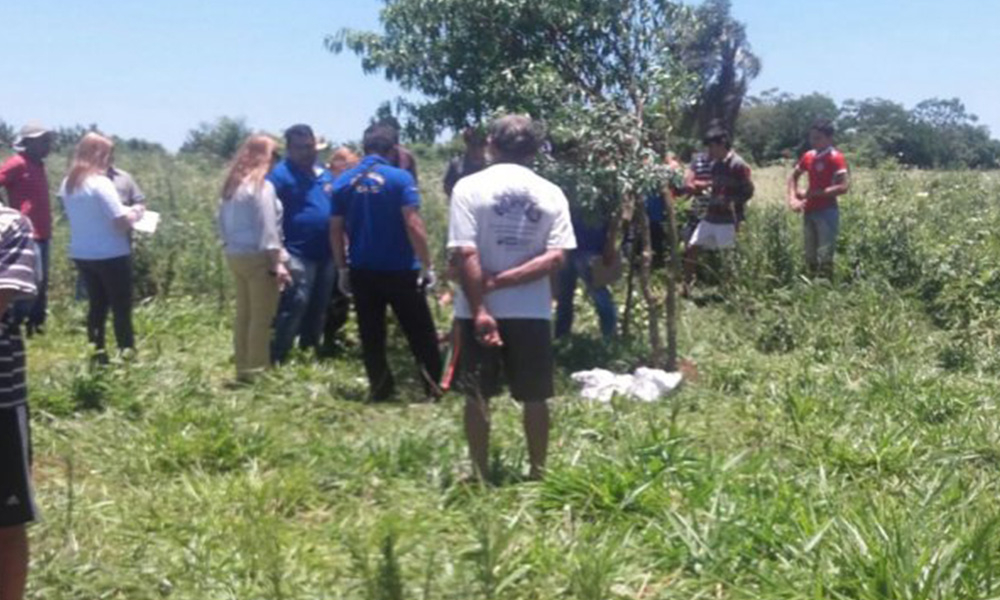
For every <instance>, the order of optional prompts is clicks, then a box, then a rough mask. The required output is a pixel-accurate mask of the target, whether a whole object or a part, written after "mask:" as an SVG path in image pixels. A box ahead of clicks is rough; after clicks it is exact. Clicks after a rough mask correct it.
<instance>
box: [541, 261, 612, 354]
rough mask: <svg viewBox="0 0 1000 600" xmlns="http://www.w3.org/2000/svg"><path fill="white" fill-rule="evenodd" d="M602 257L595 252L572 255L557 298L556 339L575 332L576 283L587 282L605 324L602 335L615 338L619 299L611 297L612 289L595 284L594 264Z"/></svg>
mask: <svg viewBox="0 0 1000 600" xmlns="http://www.w3.org/2000/svg"><path fill="white" fill-rule="evenodd" d="M598 256H599V255H598V254H594V253H591V252H578V251H574V252H570V253H569V255H568V256H567V260H566V266H565V267H564V268H563V270H562V271H560V272H559V288H558V291H557V295H556V299H557V302H558V305H557V308H556V337H557V338H558V337H563V336H565V335H568V334H569V332H570V330H571V329H573V299H574V296H575V295H576V282H577V280H578V279H583V283H584V285H586V286H587V294H588V295H590V299H591V301H593V303H594V309H595V310H596V311H597V318H598V319H599V320H600V322H601V335H603V336H604V338H605V339H608V338H612V337H614V336H615V331H616V329H617V324H618V309H617V308H615V299H614V297H612V295H611V290H609V289H608V288H607V286H605V287H599V288H595V287H594V286H593V285H591V271H590V261H591V260H593V259H594V258H596V257H598Z"/></svg>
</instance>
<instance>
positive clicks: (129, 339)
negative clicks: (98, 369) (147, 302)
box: [76, 256, 135, 352]
mask: <svg viewBox="0 0 1000 600" xmlns="http://www.w3.org/2000/svg"><path fill="white" fill-rule="evenodd" d="M76 267H77V269H79V270H80V276H81V277H82V278H83V282H84V285H85V286H86V288H87V297H88V298H89V299H90V310H89V311H88V313H87V339H88V340H89V341H90V343H91V344H93V345H94V347H95V348H96V349H97V350H98V351H99V352H103V350H104V346H105V341H104V340H105V335H104V332H105V328H106V322H107V320H108V312H109V310H110V312H112V313H113V314H114V326H115V340H116V341H117V342H118V348H119V349H121V350H125V349H128V348H134V347H135V334H134V333H133V331H132V258H131V257H130V256H120V257H118V258H109V259H107V260H77V261H76Z"/></svg>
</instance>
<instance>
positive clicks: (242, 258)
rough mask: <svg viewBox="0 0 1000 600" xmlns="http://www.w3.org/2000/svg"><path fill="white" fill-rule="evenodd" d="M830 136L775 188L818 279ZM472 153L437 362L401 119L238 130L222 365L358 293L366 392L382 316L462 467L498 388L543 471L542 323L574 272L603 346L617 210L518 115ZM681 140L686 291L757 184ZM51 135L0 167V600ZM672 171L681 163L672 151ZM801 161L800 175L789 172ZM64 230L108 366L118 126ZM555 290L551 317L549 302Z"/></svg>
mask: <svg viewBox="0 0 1000 600" xmlns="http://www.w3.org/2000/svg"><path fill="white" fill-rule="evenodd" d="M834 133H835V132H834V129H833V126H832V124H831V123H830V122H828V121H818V122H817V123H815V124H814V126H813V127H812V129H811V130H810V132H809V140H810V144H811V146H812V149H811V150H810V151H809V152H807V153H806V154H804V155H803V157H802V158H801V160H800V161H799V162H798V163H797V165H796V167H795V169H794V171H793V173H792V175H791V177H790V178H789V181H788V188H787V203H788V206H789V208H790V209H791V210H794V211H796V212H800V213H802V214H803V236H804V242H805V244H804V245H805V258H806V263H807V265H808V268H809V270H810V273H811V274H814V275H820V276H826V277H832V274H833V260H834V252H835V248H836V241H837V235H838V231H839V209H838V201H837V199H838V197H839V196H841V195H843V194H845V193H847V192H848V190H849V188H850V181H849V176H848V168H847V163H846V161H845V159H844V156H843V154H842V153H840V152H839V151H838V150H837V149H836V148H834V146H833V137H834ZM463 138H464V141H465V146H466V150H465V153H464V155H463V156H460V157H456V158H455V159H454V160H452V161H451V162H450V163H449V165H448V170H447V173H446V174H445V177H444V191H445V193H446V194H447V196H448V197H449V223H448V237H447V251H448V254H449V262H448V269H447V272H448V275H447V279H449V280H450V281H451V283H452V285H453V287H454V322H453V325H452V335H451V342H452V344H453V348H452V352H451V354H452V356H453V359H454V360H453V362H451V363H450V364H448V365H446V364H444V360H443V357H442V353H441V348H440V345H439V335H438V332H437V329H436V327H435V322H434V319H433V316H432V313H431V310H430V306H429V304H428V299H427V294H428V292H429V291H430V290H432V289H433V288H434V287H435V285H436V284H437V283H438V277H437V274H436V272H435V269H434V262H433V260H432V256H431V245H430V241H429V240H428V235H427V228H426V225H425V223H424V220H423V217H422V215H421V205H422V199H421V193H420V190H419V187H418V179H417V163H416V160H415V158H414V156H413V154H412V153H411V152H409V151H408V150H407V149H405V148H404V147H402V146H401V145H400V143H399V132H398V130H397V129H396V128H393V127H392V126H389V125H387V124H375V125H372V126H371V127H369V128H368V129H367V130H366V131H365V132H364V136H363V139H362V143H361V150H362V155H361V156H358V155H356V154H355V153H354V152H353V151H352V150H351V149H349V148H346V147H345V148H340V149H338V150H336V151H335V152H334V153H333V154H332V156H331V158H330V161H329V164H328V165H327V166H323V165H320V164H319V161H318V158H319V152H318V144H317V139H316V136H315V135H314V133H313V131H312V129H311V128H310V127H308V126H307V125H294V126H292V127H290V128H288V129H287V130H286V131H285V134H284V149H283V154H282V148H281V145H280V144H279V142H278V141H277V140H275V139H274V138H272V137H269V136H266V135H254V136H251V137H250V138H249V139H247V140H246V141H245V142H244V143H243V144H242V146H241V147H240V148H239V151H238V152H237V154H236V156H235V158H234V159H233V160H232V162H231V165H230V168H229V170H228V173H227V175H226V177H225V180H224V181H223V184H222V186H221V193H220V200H219V203H218V233H219V237H220V240H221V244H222V247H223V252H224V254H225V257H226V262H227V264H228V267H229V270H230V271H231V272H232V277H233V281H234V283H235V288H236V316H235V321H234V327H233V329H234V331H233V348H234V355H235V367H236V380H237V382H239V383H240V384H250V383H252V382H253V381H254V379H255V378H257V377H258V376H259V375H260V374H261V373H262V372H264V371H265V370H266V369H267V368H269V367H270V366H272V365H275V364H280V363H282V362H284V361H286V360H287V359H288V357H289V354H290V352H291V351H292V349H293V348H294V347H295V346H296V345H298V347H299V348H301V349H304V350H307V351H314V350H315V351H320V350H321V349H322V347H323V345H324V344H326V343H329V340H330V338H331V337H332V336H334V335H335V334H336V330H337V329H338V328H339V327H340V326H341V325H342V324H343V322H344V321H345V319H346V318H347V313H346V310H347V309H346V306H347V305H348V304H349V302H348V299H353V302H351V303H352V304H353V306H354V310H355V316H356V319H357V325H358V332H359V337H360V341H361V354H362V359H363V363H364V368H365V372H366V375H367V380H368V387H369V394H370V397H371V399H372V400H373V401H385V400H390V399H392V398H393V397H394V395H395V392H396V385H395V379H394V376H393V374H392V371H391V369H390V366H389V363H388V360H387V350H388V347H387V345H388V340H387V335H388V330H387V316H388V311H389V309H391V310H392V312H393V314H394V315H395V318H396V320H397V321H398V323H399V325H400V329H401V330H402V332H403V334H404V336H405V338H406V340H407V343H408V345H409V349H410V351H411V353H412V355H413V358H414V362H415V364H416V367H417V371H418V374H419V378H420V381H421V382H422V384H423V388H422V391H423V394H424V397H425V398H426V399H428V400H431V401H433V400H436V399H438V398H439V397H441V395H442V394H443V393H444V392H445V391H446V390H447V389H455V390H456V391H458V392H460V393H462V394H463V395H464V396H465V399H466V401H465V408H464V427H465V432H466V437H467V440H468V445H469V453H470V458H471V461H472V464H473V469H474V474H475V475H476V476H478V477H485V476H486V474H487V471H488V456H489V440H490V408H489V401H490V399H491V398H493V397H495V396H496V395H498V394H499V393H500V392H501V389H502V386H503V384H504V383H506V385H507V386H508V387H509V391H510V395H511V396H512V397H513V398H514V399H515V400H517V401H518V402H519V403H521V404H522V405H523V415H524V417H523V426H524V432H525V437H526V439H527V445H528V452H529V458H530V476H531V477H532V478H540V477H542V476H543V474H544V471H545V464H546V458H547V452H548V439H549V429H550V413H549V406H548V400H549V399H550V398H551V397H552V396H553V395H554V375H555V361H554V353H553V340H554V337H563V336H566V335H568V334H569V332H570V330H571V328H572V324H573V320H574V310H573V309H574V307H573V304H574V301H575V297H576V287H577V285H578V283H579V282H580V281H582V282H583V284H584V286H585V287H586V291H587V295H588V296H589V297H590V299H591V300H592V301H593V303H594V306H595V309H596V312H597V314H598V318H599V322H600V329H601V333H602V335H603V336H604V337H605V338H606V339H613V338H614V337H615V335H616V329H617V309H616V307H615V304H614V297H613V295H612V293H611V291H610V289H609V287H608V286H609V284H610V283H611V282H612V281H613V280H614V278H615V273H617V272H620V270H621V259H622V257H621V251H620V245H621V238H622V232H619V231H617V230H616V227H615V225H614V223H613V221H612V220H611V219H607V218H605V219H603V220H602V219H600V218H598V219H596V220H595V219H593V218H587V217H585V216H584V215H582V214H579V213H577V212H576V211H575V210H573V209H571V207H570V202H569V200H568V199H567V197H566V196H565V195H564V193H563V191H562V190H561V189H560V188H559V187H558V186H556V185H555V184H553V183H551V182H549V181H547V180H546V179H544V178H543V177H542V176H540V175H539V174H538V173H536V172H535V171H534V170H533V169H532V165H533V164H534V161H535V158H536V154H537V153H538V152H539V151H540V149H541V148H542V146H543V142H544V134H543V132H542V131H541V129H540V127H539V126H538V124H537V123H535V122H534V121H532V120H531V119H530V118H529V117H526V116H520V115H509V116H506V117H502V118H500V119H497V120H496V121H495V122H494V123H492V125H491V126H490V128H489V131H488V132H483V131H480V130H477V129H469V130H467V131H465V132H464V133H463ZM704 143H705V152H704V153H701V154H697V155H695V156H694V157H693V158H692V160H691V163H690V165H689V166H688V167H686V168H684V170H685V172H686V175H685V177H684V182H683V184H682V185H676V186H673V187H672V189H671V190H670V193H671V195H672V196H673V198H674V199H680V198H683V197H691V198H692V202H691V205H690V206H691V208H690V210H689V214H688V215H687V219H686V221H687V225H686V226H685V228H684V230H683V232H682V236H681V237H682V242H683V244H684V246H685V278H684V283H685V286H684V288H685V293H687V292H688V291H689V287H690V285H692V284H693V283H694V279H695V274H696V272H697V260H698V256H699V254H700V252H702V251H720V250H727V249H730V248H732V247H733V246H734V245H735V244H736V243H737V238H738V235H739V231H740V227H741V224H742V223H743V222H744V221H745V220H746V218H747V214H746V204H747V202H748V201H749V200H750V199H751V198H752V197H753V195H754V185H753V181H752V177H751V170H750V167H749V166H747V164H746V163H745V162H744V161H743V160H742V159H741V158H740V157H739V155H738V154H736V153H735V152H734V151H733V147H732V140H731V138H730V136H729V133H728V132H726V131H724V130H719V129H713V130H711V131H709V132H708V133H707V134H706V136H705V138H704ZM51 146H52V135H51V133H50V132H49V131H48V130H46V129H45V128H44V127H42V126H40V125H37V124H32V125H27V126H25V127H23V128H22V129H21V131H20V134H19V136H18V139H17V142H16V144H15V149H16V151H17V153H16V154H15V155H14V156H13V157H11V158H9V159H8V160H7V161H6V162H4V163H3V164H2V165H0V189H2V190H4V191H5V192H6V196H7V204H8V206H7V207H0V319H2V320H0V582H3V586H2V593H3V594H4V598H20V597H21V595H22V594H23V589H24V581H25V577H26V574H27V555H28V547H27V536H26V533H25V526H26V525H27V524H28V523H31V522H32V521H34V520H35V519H36V518H37V511H36V508H35V504H34V498H33V494H32V489H31V477H30V457H31V450H30V426H29V414H28V403H27V387H26V384H25V353H24V342H23V340H22V337H21V335H22V334H21V332H22V329H23V330H24V331H25V332H26V333H27V334H28V335H29V336H31V335H39V334H43V333H44V327H45V322H46V315H47V288H48V278H49V257H50V242H51V238H52V209H51V205H50V200H49V184H48V178H47V173H46V169H45V162H44V161H45V159H46V157H47V156H48V155H49V153H50V151H51ZM668 161H671V165H672V166H675V167H676V168H682V167H680V165H679V163H677V162H676V159H674V158H673V157H668ZM803 175H807V176H808V182H809V183H808V188H807V189H806V190H804V191H803V190H802V189H800V179H801V177H802V176H803ZM58 196H59V198H60V199H61V201H62V205H63V208H64V211H65V214H66V217H67V220H68V223H69V233H70V239H69V244H68V254H69V257H70V258H71V259H72V260H73V261H74V263H75V265H76V267H77V270H78V273H79V281H80V282H81V284H82V285H81V286H80V287H81V290H80V292H81V295H84V296H86V298H87V300H88V303H89V307H88V313H87V337H88V341H89V342H90V343H91V344H92V346H93V348H94V350H95V359H96V362H98V363H107V362H108V361H109V357H108V353H107V351H106V341H105V337H106V336H105V329H106V321H107V318H108V315H109V313H110V314H111V315H112V321H113V328H114V333H115V339H116V342H117V345H118V348H119V349H120V351H121V352H122V353H123V354H124V355H126V356H128V355H129V354H130V353H132V352H134V351H135V334H134V330H133V326H132V302H133V289H132V287H133V285H132V262H131V254H132V238H131V231H132V230H133V229H134V228H135V227H136V224H137V223H139V222H140V221H142V220H143V217H144V215H145V212H146V211H145V202H144V201H145V197H144V195H143V194H142V192H141V190H140V189H139V187H138V185H137V184H136V182H135V181H134V180H133V179H132V177H131V176H130V175H129V174H128V173H125V172H124V171H121V170H120V169H118V168H116V167H115V165H114V144H113V142H112V140H110V139H108V138H106V137H104V136H102V135H99V134H97V133H88V134H87V135H85V136H84V137H83V138H82V139H81V140H80V142H79V143H78V144H77V146H76V148H75V150H74V153H73V156H72V160H71V163H70V167H69V171H68V173H67V176H66V178H65V180H64V181H63V182H62V184H61V185H60V186H59V193H58ZM666 201H667V199H665V198H663V197H662V196H661V195H659V194H654V195H653V196H652V197H651V198H650V199H649V201H648V202H647V204H646V210H647V213H648V217H649V222H650V224H651V228H652V229H651V232H650V233H651V235H650V238H651V240H652V250H653V252H654V254H655V255H656V258H655V262H656V264H663V263H664V262H665V261H664V260H663V256H664V255H665V253H666V252H667V246H668V243H667V242H666V240H667V239H669V238H670V237H671V236H668V235H666V234H665V232H664V229H663V228H664V227H665V223H666V222H667V220H666V219H665V217H664V214H665V210H664V208H665V205H664V203H665V202H666ZM554 298H555V299H556V300H557V308H556V311H555V319H554V320H555V327H554V328H553V326H552V320H553V309H552V304H553V299H554Z"/></svg>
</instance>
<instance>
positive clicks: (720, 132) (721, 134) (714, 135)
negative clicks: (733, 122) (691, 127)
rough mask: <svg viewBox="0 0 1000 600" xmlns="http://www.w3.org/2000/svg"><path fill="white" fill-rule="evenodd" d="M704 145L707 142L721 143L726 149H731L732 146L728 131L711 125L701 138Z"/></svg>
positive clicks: (707, 143)
mask: <svg viewBox="0 0 1000 600" xmlns="http://www.w3.org/2000/svg"><path fill="white" fill-rule="evenodd" d="M702 141H703V142H704V143H705V145H706V146H707V145H709V144H722V145H723V146H725V147H726V149H731V148H732V147H733V140H732V138H730V137H729V132H728V131H726V130H725V129H723V128H721V127H713V128H711V129H709V130H708V131H707V132H706V133H705V137H703V138H702Z"/></svg>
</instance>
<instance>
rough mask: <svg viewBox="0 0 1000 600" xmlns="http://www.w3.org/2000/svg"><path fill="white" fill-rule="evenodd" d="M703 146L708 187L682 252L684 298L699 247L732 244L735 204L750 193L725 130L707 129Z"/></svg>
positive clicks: (720, 247)
mask: <svg viewBox="0 0 1000 600" xmlns="http://www.w3.org/2000/svg"><path fill="white" fill-rule="evenodd" d="M705 149H706V153H707V154H708V157H709V158H710V159H711V160H712V171H711V187H710V188H708V193H709V200H708V207H707V211H706V214H705V218H704V219H702V220H701V221H700V222H699V223H698V227H697V228H696V229H695V230H694V234H693V235H692V236H691V240H690V242H688V245H687V250H686V251H685V253H684V288H683V291H682V295H683V296H684V297H688V296H690V295H691V284H692V283H693V282H694V279H695V274H696V273H697V270H698V253H699V251H700V250H702V249H705V250H714V251H718V250H728V249H731V248H734V247H735V246H736V232H737V229H738V228H739V223H740V218H739V216H740V214H741V212H742V209H741V208H738V207H741V206H744V205H746V203H747V202H749V201H750V198H752V197H753V193H754V185H753V180H752V179H751V177H750V167H749V166H748V165H747V163H746V162H745V161H744V160H743V159H742V158H740V155H738V154H736V153H735V152H734V151H733V144H732V141H731V138H730V137H729V133H728V132H727V131H725V130H724V129H719V128H713V129H710V130H709V131H708V133H707V134H706V135H705Z"/></svg>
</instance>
